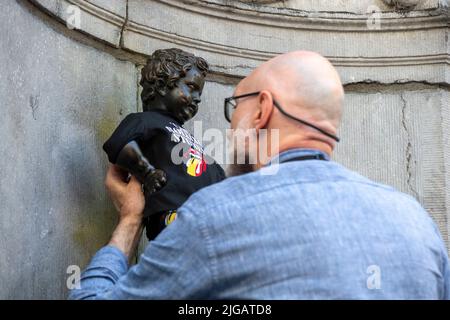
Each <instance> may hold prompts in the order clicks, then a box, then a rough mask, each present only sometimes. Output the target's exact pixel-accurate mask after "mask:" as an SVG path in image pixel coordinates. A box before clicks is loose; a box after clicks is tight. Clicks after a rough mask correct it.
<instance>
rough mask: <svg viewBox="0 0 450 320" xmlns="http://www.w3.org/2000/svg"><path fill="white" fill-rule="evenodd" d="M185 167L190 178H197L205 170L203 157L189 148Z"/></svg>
mask: <svg viewBox="0 0 450 320" xmlns="http://www.w3.org/2000/svg"><path fill="white" fill-rule="evenodd" d="M186 167H187V170H186V171H187V173H188V174H189V175H190V176H193V177H198V176H200V175H201V174H202V173H203V172H204V171H205V170H206V161H205V160H204V159H203V155H202V154H201V153H200V152H198V151H197V150H195V149H193V148H190V149H189V159H188V161H187V162H186Z"/></svg>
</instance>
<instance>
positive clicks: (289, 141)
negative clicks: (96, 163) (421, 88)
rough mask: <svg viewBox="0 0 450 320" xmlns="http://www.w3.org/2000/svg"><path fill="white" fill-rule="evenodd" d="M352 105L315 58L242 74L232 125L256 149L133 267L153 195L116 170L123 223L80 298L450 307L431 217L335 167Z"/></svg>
mask: <svg viewBox="0 0 450 320" xmlns="http://www.w3.org/2000/svg"><path fill="white" fill-rule="evenodd" d="M343 97H344V92H343V88H342V85H341V82H340V79H339V76H338V74H337V72H336V70H335V69H334V68H333V66H332V65H331V64H330V63H329V62H328V61H327V60H326V59H325V58H323V57H322V56H320V55H318V54H316V53H312V52H292V53H288V54H284V55H280V56H277V57H275V58H274V59H271V60H270V61H268V62H266V63H264V64H262V65H261V66H260V67H259V68H257V69H256V70H255V71H254V72H253V73H252V74H250V75H249V76H248V77H246V78H245V79H243V80H242V81H241V82H240V83H239V84H238V86H237V87H236V90H235V92H234V95H233V97H230V98H227V99H225V116H226V118H227V120H229V121H230V122H231V127H232V128H233V129H241V131H242V130H243V131H247V132H252V134H250V135H249V136H251V137H254V139H255V141H256V143H251V141H250V140H251V139H250V140H239V141H241V143H240V144H238V145H235V148H234V158H235V159H244V160H245V161H246V162H244V163H233V164H231V165H230V167H229V169H230V173H231V175H234V177H231V178H228V179H226V180H225V181H223V182H221V183H218V184H215V185H213V186H210V187H207V188H204V189H202V190H200V191H199V192H197V193H195V194H194V195H192V196H191V197H190V198H189V199H188V200H187V202H186V203H185V204H184V205H183V206H182V207H181V208H180V209H179V210H178V217H177V219H176V220H175V221H174V222H173V223H172V224H171V225H170V226H169V227H168V228H166V229H165V230H164V231H163V232H162V233H161V234H160V235H159V236H158V237H157V238H156V239H155V240H154V241H152V242H150V244H149V245H148V247H147V248H146V250H145V252H144V254H143V255H142V256H141V259H140V261H139V263H138V264H137V265H135V266H133V267H131V268H130V269H129V267H128V263H127V261H128V259H129V257H130V256H132V253H133V252H134V250H135V247H136V243H137V239H138V238H139V235H140V232H141V230H142V227H141V219H142V211H143V208H144V197H143V195H142V193H141V190H140V185H139V183H138V182H137V181H136V180H135V179H134V178H132V179H131V180H130V181H129V182H126V179H125V175H123V173H122V172H120V171H119V170H118V169H117V168H116V167H111V168H110V170H109V171H108V174H107V178H106V186H107V189H108V190H109V192H110V194H111V197H112V200H113V202H114V203H115V205H116V207H117V209H118V211H119V224H118V226H117V228H116V230H115V232H114V234H113V236H112V239H111V242H110V243H109V245H108V246H106V247H104V248H103V249H101V250H100V251H99V252H98V253H97V254H96V255H95V257H94V258H93V260H92V261H91V263H90V265H89V266H88V267H87V269H86V270H85V271H84V273H83V275H82V277H81V283H80V288H79V289H75V290H73V291H72V292H71V298H74V299H133V298H137V299H445V298H446V299H448V298H449V296H450V295H449V286H450V269H449V261H448V256H447V251H446V248H445V246H444V243H443V241H442V239H441V237H440V235H439V231H438V229H437V228H436V226H435V224H434V223H433V221H432V220H431V218H430V217H429V215H428V214H427V213H426V212H425V211H424V209H423V208H422V207H421V206H420V205H419V204H418V203H417V201H416V200H414V199H413V198H412V197H410V196H408V195H406V194H402V193H400V192H398V191H396V190H395V189H393V188H391V187H388V186H385V185H381V184H378V183H375V182H373V181H370V180H368V179H367V178H364V177H362V176H360V175H358V174H356V173H354V172H352V171H350V170H348V169H346V168H344V167H342V166H341V165H339V164H337V163H335V162H333V161H331V160H330V156H331V153H332V151H333V149H334V148H335V146H336V143H337V142H338V141H339V138H338V137H337V129H338V126H339V123H340V119H341V115H342V104H343ZM237 131H239V130H236V131H235V132H237ZM274 137H275V138H276V139H273V138H274ZM235 138H236V136H233V135H232V136H231V139H233V140H235ZM236 141H238V139H236ZM265 144H266V145H265ZM262 146H265V147H267V150H268V153H269V154H267V155H264V154H261V152H260V151H261V149H265V148H263V147H262ZM250 159H254V160H255V161H253V162H251V161H250Z"/></svg>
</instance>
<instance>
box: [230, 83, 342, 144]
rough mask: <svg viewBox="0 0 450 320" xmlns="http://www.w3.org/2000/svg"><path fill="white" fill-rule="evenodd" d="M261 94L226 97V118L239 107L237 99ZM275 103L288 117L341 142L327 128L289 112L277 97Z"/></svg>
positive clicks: (253, 93)
mask: <svg viewBox="0 0 450 320" xmlns="http://www.w3.org/2000/svg"><path fill="white" fill-rule="evenodd" d="M259 94H260V91H258V92H252V93H247V94H243V95H240V96H235V97H229V98H225V100H224V112H225V119H227V121H228V122H231V116H232V114H233V111H234V110H235V109H236V107H237V99H242V98H246V97H250V96H257V95H259ZM273 104H274V106H275V107H276V108H277V109H278V110H279V111H280V112H281V113H282V114H283V115H284V116H286V117H288V118H290V119H293V120H296V121H298V122H300V123H302V124H304V125H305V126H309V127H311V128H314V129H316V130H317V131H319V132H320V133H323V134H324V135H326V136H327V137H330V138H331V139H333V140H336V142H339V140H340V139H339V138H338V137H337V136H335V135H333V134H331V133H329V132H326V131H325V130H322V129H320V128H319V127H317V126H315V125H313V124H312V123H309V122H307V121H305V120H302V119H299V118H296V117H294V116H293V115H290V114H289V113H287V112H286V111H284V110H283V108H281V106H280V105H279V104H278V102H276V101H275V99H274V100H273Z"/></svg>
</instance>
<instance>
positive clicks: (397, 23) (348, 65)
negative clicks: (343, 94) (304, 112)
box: [30, 0, 450, 83]
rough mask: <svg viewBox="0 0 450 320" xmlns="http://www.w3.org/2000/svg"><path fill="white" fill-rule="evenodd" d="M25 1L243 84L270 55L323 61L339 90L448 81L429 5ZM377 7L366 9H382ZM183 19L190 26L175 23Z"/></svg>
mask: <svg viewBox="0 0 450 320" xmlns="http://www.w3.org/2000/svg"><path fill="white" fill-rule="evenodd" d="M30 1H32V2H34V3H35V4H37V5H38V6H40V7H41V8H42V9H44V10H46V11H48V12H50V13H51V14H52V15H54V16H55V17H56V18H58V19H62V20H66V19H67V17H68V15H67V7H68V6H69V5H75V6H77V7H79V8H80V9H81V15H82V17H81V22H82V23H81V26H80V29H81V31H83V32H85V33H87V34H89V35H91V36H93V37H95V38H97V39H99V40H101V41H103V42H107V43H109V44H110V45H112V46H114V47H120V48H122V49H125V50H128V51H131V52H137V53H141V54H145V55H149V54H150V53H151V52H152V51H153V50H155V49H156V48H160V47H168V46H178V47H180V48H185V49H189V50H192V51H194V52H197V53H201V54H202V55H203V56H205V58H207V59H208V61H210V62H211V65H212V70H213V72H215V73H216V74H222V75H225V76H230V77H241V76H243V75H245V74H247V73H248V72H249V71H251V70H252V69H253V68H254V67H255V66H257V65H258V64H259V63H261V62H262V61H265V60H267V59H269V58H271V57H273V56H274V55H276V54H279V53H282V52H287V51H292V50H299V49H304V50H312V51H317V52H320V53H321V54H323V55H325V56H326V57H328V58H329V59H330V60H331V62H332V63H333V64H334V65H335V66H336V67H338V69H339V71H340V72H341V76H342V78H343V81H344V82H345V83H355V82H361V81H373V82H382V83H390V82H399V81H400V82H408V81H427V82H430V83H441V82H449V81H450V78H449V74H450V72H449V61H450V59H449V49H448V47H447V46H446V45H445V43H446V40H445V39H446V37H448V35H447V32H448V16H447V12H446V11H442V8H441V7H440V6H439V2H436V1H434V0H433V1H427V5H428V7H427V8H426V9H423V10H417V11H411V12H409V14H408V15H407V16H404V15H402V14H400V13H397V12H392V11H383V12H380V13H378V14H377V15H373V16H371V15H370V14H366V13H364V14H358V13H347V12H330V11H305V10H293V9H291V8H287V7H286V8H283V7H276V8H274V7H271V6H268V5H263V6H257V7H255V6H254V3H255V2H258V3H264V4H267V3H268V2H271V3H273V2H276V1H246V2H251V3H253V4H245V3H244V2H242V1H236V2H235V1H224V0H209V1H202V0H189V1H186V0H181V1H180V0H146V1H142V0H128V1H125V0H123V1H115V2H113V3H111V2H107V1H101V0H89V1H84V0H60V1H57V2H55V1H52V0H30ZM383 1H384V2H387V3H388V4H390V5H401V4H402V5H407V4H408V5H413V4H415V3H416V2H417V1H397V0H396V1H385V0H383ZM383 1H381V0H379V1H366V3H367V4H368V5H370V4H371V3H373V4H376V5H380V6H382V5H383ZM283 3H284V1H283ZM292 3H297V5H298V3H300V2H295V1H294V2H292ZM301 3H303V2H301ZM305 3H306V1H305ZM328 3H329V2H328ZM288 4H289V1H287V4H286V6H288ZM317 4H318V5H321V6H323V7H322V8H326V7H325V6H326V5H327V4H326V3H325V2H321V1H317ZM328 6H331V5H328ZM307 7H308V5H305V8H307ZM154 12H158V14H157V15H154V14H153V13H154ZM149 17H151V19H149ZM181 17H182V19H183V21H189V23H183V24H180V23H177V22H176V21H177V19H179V18H181ZM374 19H377V20H374ZM205 26H207V27H205ZM411 39H415V40H414V41H411ZM375 44H376V45H375Z"/></svg>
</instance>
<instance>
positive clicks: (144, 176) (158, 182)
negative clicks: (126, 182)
mask: <svg viewBox="0 0 450 320" xmlns="http://www.w3.org/2000/svg"><path fill="white" fill-rule="evenodd" d="M116 165H118V166H119V167H121V168H123V169H125V170H127V171H128V172H129V173H131V174H132V175H133V176H135V177H136V179H138V180H139V182H141V183H142V184H144V187H145V189H146V191H149V192H155V191H157V190H159V189H161V188H162V187H163V185H164V184H165V183H166V175H165V173H164V171H162V170H160V169H155V167H154V166H153V165H152V164H151V163H150V162H149V161H148V159H147V158H146V157H145V156H144V154H143V153H142V150H141V148H140V147H139V145H138V143H137V142H136V141H135V140H132V141H130V142H128V143H127V144H126V145H125V146H124V147H123V148H122V150H121V151H120V152H119V155H118V156H117V160H116Z"/></svg>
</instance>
